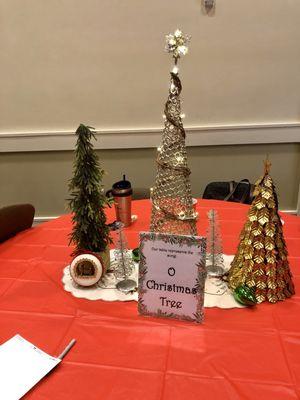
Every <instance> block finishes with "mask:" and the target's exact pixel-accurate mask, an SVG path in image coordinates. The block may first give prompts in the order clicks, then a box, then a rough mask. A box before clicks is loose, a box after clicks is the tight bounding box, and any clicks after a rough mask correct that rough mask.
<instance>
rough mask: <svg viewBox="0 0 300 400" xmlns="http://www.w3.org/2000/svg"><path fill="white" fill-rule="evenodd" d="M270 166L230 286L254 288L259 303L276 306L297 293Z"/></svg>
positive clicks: (243, 236) (244, 233)
mask: <svg viewBox="0 0 300 400" xmlns="http://www.w3.org/2000/svg"><path fill="white" fill-rule="evenodd" d="M270 167H271V164H270V162H269V161H268V160H267V161H266V162H265V171H264V175H263V176H262V178H260V179H259V180H258V181H257V183H256V188H255V193H254V194H255V195H256V197H255V198H254V200H253V202H252V204H251V206H250V210H249V213H248V217H247V222H246V224H245V226H244V228H243V230H242V233H241V237H240V239H241V241H240V243H239V246H238V250H237V253H236V255H235V257H234V259H233V261H232V263H231V268H230V271H229V287H230V288H231V289H233V290H234V289H236V288H237V287H238V286H241V285H247V286H249V287H250V288H253V290H254V292H255V297H256V300H257V302H258V303H261V302H263V301H269V302H271V303H276V302H277V301H279V300H284V299H285V298H287V297H291V296H292V295H293V294H294V293H295V290H294V285H293V282H292V275H291V272H290V268H289V263H288V259H287V255H288V252H287V248H286V243H285V240H284V237H283V230H282V223H281V219H280V217H279V215H278V200H277V194H276V191H275V187H274V184H273V180H272V178H271V176H270V174H269V172H270Z"/></svg>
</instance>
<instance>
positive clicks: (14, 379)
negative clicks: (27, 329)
mask: <svg viewBox="0 0 300 400" xmlns="http://www.w3.org/2000/svg"><path fill="white" fill-rule="evenodd" d="M60 362H61V360H60V359H59V358H55V357H52V356H50V355H49V354H47V353H45V352H43V351H42V350H40V349H39V348H38V347H36V346H34V345H33V344H32V343H30V342H28V341H27V340H25V339H24V338H23V337H22V336H20V335H15V336H14V337H12V338H11V339H9V340H8V341H7V342H5V343H3V344H2V346H0V399H5V400H18V399H20V398H21V397H22V396H24V394H25V393H27V392H28V390H30V389H31V388H32V387H33V386H34V385H35V384H36V383H37V382H38V381H39V380H41V379H42V378H43V377H44V376H45V375H46V374H47V373H48V372H49V371H51V370H52V369H53V368H54V367H55V366H56V365H57V364H59V363H60Z"/></svg>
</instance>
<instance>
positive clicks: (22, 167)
mask: <svg viewBox="0 0 300 400" xmlns="http://www.w3.org/2000/svg"><path fill="white" fill-rule="evenodd" d="M0 15H1V23H0V48H1V71H0V83H1V85H0V86H1V90H0V182H1V187H0V191H1V192H0V204H1V205H4V204H10V203H17V202H27V201H29V202H32V203H33V204H34V205H35V206H36V208H37V215H38V216H52V215H57V214H61V213H62V212H64V199H65V198H66V197H67V191H66V188H67V181H68V179H69V178H70V177H71V170H72V152H71V151H52V152H45V151H43V150H47V149H53V150H61V149H65V150H66V149H67V150H68V149H72V148H73V145H74V144H73V142H72V141H70V137H71V136H70V134H69V133H70V132H74V129H75V128H76V126H78V124H79V123H80V122H84V123H87V124H90V125H92V126H95V127H96V128H97V129H98V130H107V131H109V132H110V134H109V135H108V136H107V137H108V139H105V140H106V142H105V140H103V142H105V143H106V147H107V148H114V147H116V146H119V145H122V147H124V146H126V144H124V143H122V141H123V142H125V141H127V138H128V137H130V138H131V139H130V140H131V142H130V143H131V144H129V146H128V147H130V146H131V145H132V143H133V142H134V141H135V137H137V141H139V143H138V145H137V146H136V147H139V146H140V147H143V146H145V147H147V146H148V147H151V146H153V145H155V144H156V140H157V144H159V136H160V134H159V132H158V130H157V129H158V128H161V126H162V118H161V115H162V112H163V104H164V101H165V98H166V96H167V88H168V71H169V69H170V56H168V55H166V54H164V51H163V47H164V35H165V34H166V33H169V32H171V31H173V30H174V29H176V28H177V27H179V28H181V29H182V30H183V31H184V32H186V33H188V34H191V35H192V41H191V45H190V53H189V54H188V56H187V57H186V58H185V59H184V61H182V62H181V63H180V64H181V65H180V69H181V77H182V82H183V99H184V102H183V109H184V112H185V113H186V114H187V118H186V120H185V126H186V127H187V128H191V129H187V131H188V132H189V135H188V136H189V138H192V142H193V145H194V146H196V147H191V148H189V162H190V166H191V168H192V171H193V173H192V187H193V191H194V194H195V195H197V196H198V195H200V194H201V193H202V191H203V189H204V187H205V185H206V183H208V182H209V181H212V180H229V179H232V178H234V179H240V178H245V177H248V178H249V179H251V180H254V179H255V178H256V177H257V176H259V175H260V173H261V170H262V167H261V165H262V159H263V158H264V157H265V154H266V153H269V154H270V156H271V159H272V162H273V170H272V173H273V177H274V179H275V181H276V182H277V186H278V190H279V193H280V205H281V208H285V209H295V208H296V204H297V192H298V186H299V180H300V150H299V146H300V145H299V144H293V143H296V142H300V125H299V113H300V90H299V88H300V74H299V70H300V52H299V42H300V30H299V20H300V1H296V0H290V1H287V0H264V1H261V0H217V7H216V13H215V16H214V17H207V16H204V15H203V14H202V13H201V1H200V0H191V1H188V2H187V1H183V0H163V1H162V0H152V1H145V0H144V1H143V0H127V1H125V0H101V1H99V0H85V1H82V0H51V1H46V0H43V1H42V0H26V1H25V0H2V1H1V2H0ZM265 124H267V125H270V126H271V129H269V128H267V129H261V128H260V127H258V129H256V126H257V125H265ZM281 124H282V125H283V126H287V128H284V127H281ZM293 124H295V126H294V125H293ZM227 125H232V130H231V129H227V128H226V126H227ZM241 125H244V128H243V129H239V126H241ZM211 126H215V127H217V130H216V131H214V130H211V129H210V127H211ZM253 126H254V129H251V127H253ZM279 126H280V127H279ZM219 127H221V129H220V130H219ZM222 127H225V129H223V128H222ZM249 128H250V129H249ZM131 130H132V131H133V134H128V132H129V131H131ZM116 131H119V134H118V136H117V133H116ZM124 132H125V133H124ZM126 132H127V133H126ZM151 132H152V133H151ZM153 132H155V135H156V136H155V137H154V136H151V135H152V134H153ZM18 133H22V134H23V133H24V136H19V135H18ZM31 133H33V135H31ZM273 134H274V137H275V138H276V139H275V140H273V141H276V140H277V141H281V140H282V141H286V142H289V141H290V142H291V144H289V143H286V144H272V145H263V144H259V143H262V142H269V143H271V142H272V136H273ZM26 135H27V136H26ZM114 135H115V136H114ZM122 135H123V138H124V139H122ZM126 135H127V136H126ZM130 135H131V136H130ZM135 135H136V136H135ZM228 135H229V136H230V138H229V139H228ZM223 136H224V140H223ZM266 136H268V138H267V139H266ZM150 137H151V139H150ZM114 138H115V139H114ZM245 138H246V139H245ZM265 139H266V140H265ZM154 142H155V143H154ZM216 143H218V144H226V143H229V144H238V143H240V144H239V145H236V146H233V145H232V146H220V147H216V146H208V147H197V146H198V145H199V144H201V145H202V144H206V145H213V144H216ZM241 143H257V145H244V146H242V145H241ZM104 147H105V146H104ZM33 148H35V149H36V150H41V151H37V152H30V150H32V149H33ZM6 151H9V152H11V153H6ZM15 151H21V152H19V153H15ZM22 151H26V152H22ZM27 151H29V152H27ZM99 153H100V156H101V159H102V160H103V165H104V167H105V169H106V170H107V171H109V175H108V176H107V177H106V179H105V184H106V186H109V185H110V184H111V183H112V182H113V181H115V180H117V179H118V178H119V177H120V176H121V175H122V173H123V172H126V173H127V174H128V176H129V177H130V179H131V180H132V181H133V183H134V184H135V186H151V185H152V183H153V180H154V174H155V163H154V159H155V150H154V149H153V148H145V149H130V148H129V149H127V150H126V149H123V150H102V151H101V152H99Z"/></svg>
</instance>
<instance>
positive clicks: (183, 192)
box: [150, 30, 197, 235]
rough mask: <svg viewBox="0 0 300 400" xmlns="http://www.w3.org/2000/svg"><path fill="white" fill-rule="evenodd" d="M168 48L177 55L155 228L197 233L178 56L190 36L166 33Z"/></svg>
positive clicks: (160, 164)
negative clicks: (182, 110)
mask: <svg viewBox="0 0 300 400" xmlns="http://www.w3.org/2000/svg"><path fill="white" fill-rule="evenodd" d="M166 39H167V41H166V50H167V51H168V52H169V53H171V54H172V55H173V58H174V63H175V65H174V67H173V69H172V72H171V83H170V88H169V96H168V99H167V102H166V105H165V110H164V117H165V125H164V130H163V135H162V142H161V145H160V147H158V154H157V160H156V161H157V175H156V180H155V186H154V188H152V189H151V200H152V214H151V227H150V230H151V231H153V232H162V233H171V234H172V233H173V234H182V235H195V234H197V230H196V219H197V213H195V212H194V209H193V199H192V194H191V184H190V178H189V176H190V173H191V171H190V169H189V168H188V165H187V152H186V146H185V130H184V128H183V124H182V115H181V104H180V93H181V89H182V87H181V82H180V79H179V76H178V66H177V63H178V60H179V58H180V57H181V56H183V55H185V54H186V53H187V51H188V47H187V43H188V41H189V39H190V38H189V37H187V36H185V35H183V33H182V32H181V31H179V30H176V31H175V32H174V34H172V35H167V37H166Z"/></svg>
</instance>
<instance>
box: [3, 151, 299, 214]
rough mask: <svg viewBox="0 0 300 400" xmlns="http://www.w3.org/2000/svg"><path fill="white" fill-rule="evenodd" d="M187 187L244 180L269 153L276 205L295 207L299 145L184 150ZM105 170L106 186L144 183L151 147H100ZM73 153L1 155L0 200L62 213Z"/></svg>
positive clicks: (149, 177)
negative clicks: (120, 182)
mask: <svg viewBox="0 0 300 400" xmlns="http://www.w3.org/2000/svg"><path fill="white" fill-rule="evenodd" d="M188 151H189V164H190V167H191V169H192V176H191V178H192V189H193V193H194V195H195V196H200V195H201V194H202V191H203V189H204V187H205V185H206V184H207V183H208V182H210V181H213V180H231V179H236V180H238V179H240V178H249V179H250V180H252V181H254V180H255V179H257V178H258V177H259V176H260V175H261V173H262V160H263V159H264V157H265V155H266V154H267V153H268V154H269V155H270V158H271V161H272V163H273V167H272V175H273V178H274V180H275V183H276V184H277V188H278V192H279V201H280V207H281V208H282V209H295V208H296V205H297V195H298V185H299V181H300V145H295V144H284V145H255V146H219V147H202V148H201V147H193V148H189V149H188ZM98 154H99V157H100V158H101V161H102V165H103V167H104V168H105V169H106V171H108V172H109V173H108V175H107V176H106V177H105V186H106V188H108V187H109V185H111V183H112V182H114V181H116V180H118V179H119V178H120V177H121V176H122V174H123V173H126V174H127V176H128V178H129V179H130V180H131V181H132V183H133V185H134V186H136V187H149V186H151V185H152V184H153V181H154V177H155V163H154V160H155V150H154V149H138V150H103V151H101V152H98ZM72 157H73V154H72V152H35V153H9V154H1V155H0V182H1V203H0V205H6V204H11V203H18V202H31V203H33V204H34V205H35V206H36V215H38V216H55V215H59V214H61V213H64V212H66V209H65V201H64V200H65V199H66V198H67V182H68V180H69V179H70V177H71V174H72Z"/></svg>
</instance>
